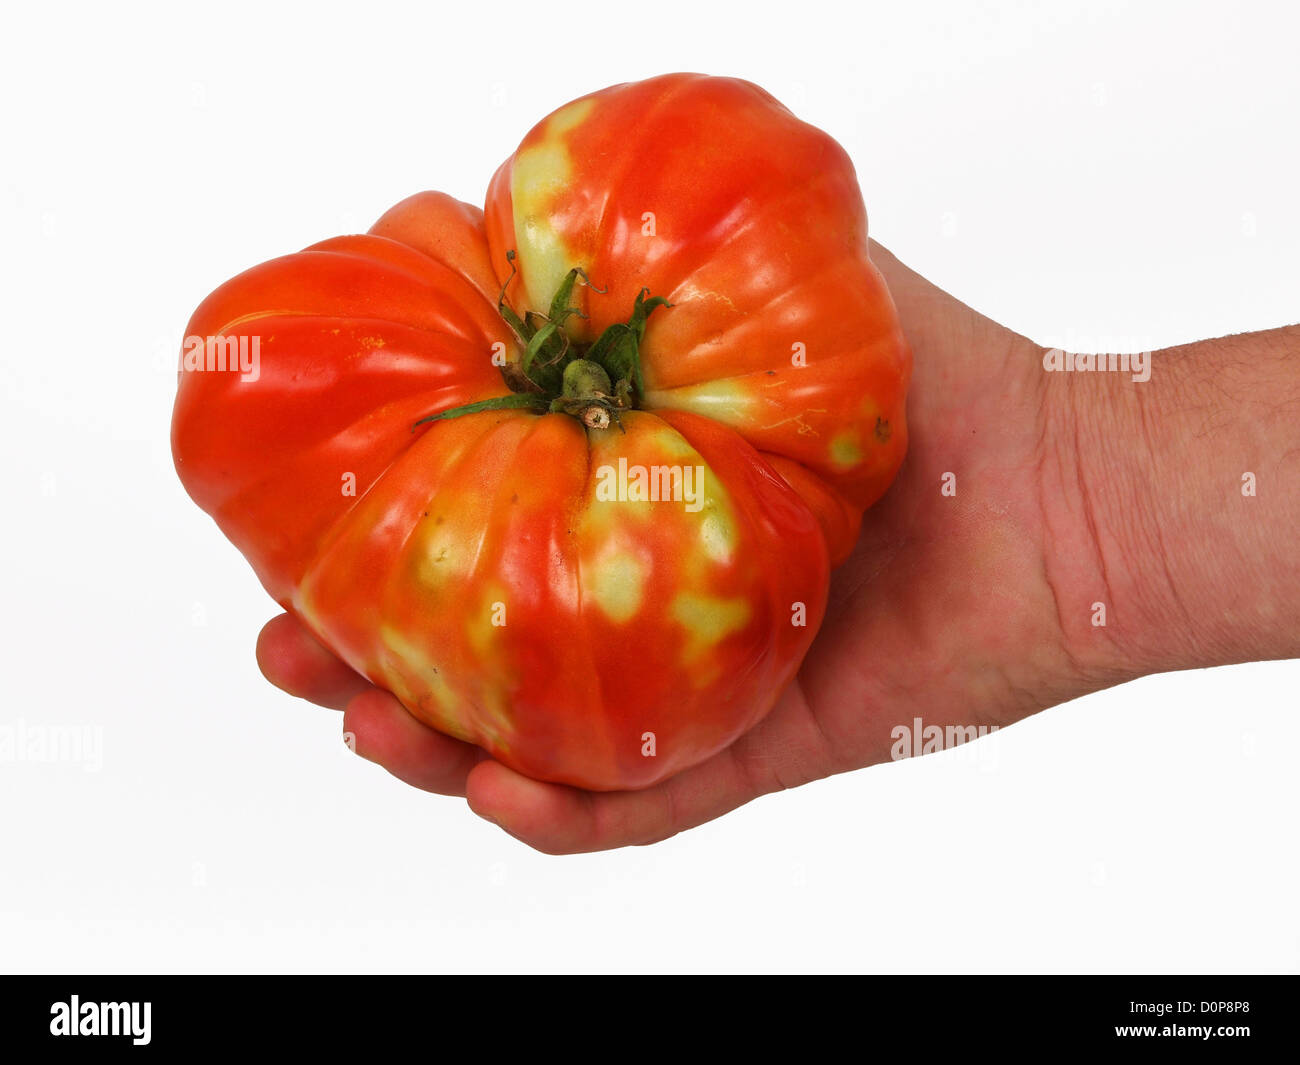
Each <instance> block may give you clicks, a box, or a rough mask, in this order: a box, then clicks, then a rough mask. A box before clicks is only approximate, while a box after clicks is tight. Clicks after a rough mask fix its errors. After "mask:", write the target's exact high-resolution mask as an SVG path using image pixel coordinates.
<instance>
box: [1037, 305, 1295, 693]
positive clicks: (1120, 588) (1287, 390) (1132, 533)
mask: <svg viewBox="0 0 1300 1065" xmlns="http://www.w3.org/2000/svg"><path fill="white" fill-rule="evenodd" d="M1133 376H1134V375H1133V374H1132V373H1131V372H1130V373H1124V372H1113V371H1096V370H1093V371H1086V370H1085V371H1076V372H1064V373H1050V374H1047V377H1048V381H1047V383H1046V388H1045V396H1046V403H1047V408H1048V409H1049V410H1050V411H1052V412H1053V413H1052V414H1051V416H1050V417H1049V419H1048V425H1049V428H1050V432H1051V434H1052V437H1053V441H1054V442H1053V445H1052V448H1051V451H1052V454H1053V455H1054V456H1055V458H1056V465H1057V466H1058V467H1059V469H1058V470H1057V471H1056V473H1055V475H1054V479H1055V481H1056V482H1057V483H1056V488H1057V490H1058V491H1060V492H1062V493H1063V495H1062V499H1064V500H1065V502H1063V503H1061V504H1060V505H1059V506H1056V507H1052V506H1049V505H1048V504H1045V512H1046V513H1047V515H1048V520H1047V523H1046V524H1047V527H1048V533H1049V537H1048V545H1047V551H1048V553H1049V555H1051V554H1052V553H1053V552H1054V551H1055V552H1061V551H1064V552H1072V553H1073V554H1072V555H1071V557H1069V558H1065V559H1063V558H1057V559H1055V560H1053V561H1050V562H1049V569H1052V568H1054V569H1055V570H1056V571H1057V572H1058V574H1065V575H1068V576H1066V577H1062V578H1061V581H1060V583H1061V586H1062V587H1065V588H1068V589H1070V590H1071V592H1072V594H1073V601H1072V602H1070V603H1069V604H1068V609H1069V610H1070V611H1071V612H1072V614H1071V616H1068V617H1067V616H1066V614H1065V610H1066V604H1064V603H1063V604H1062V608H1063V609H1062V625H1063V627H1064V628H1065V630H1066V634H1067V638H1068V640H1069V643H1070V645H1071V646H1072V647H1074V648H1076V649H1077V653H1078V657H1079V659H1080V661H1081V662H1083V663H1084V664H1085V665H1086V666H1088V667H1091V668H1094V669H1098V670H1100V671H1102V672H1113V673H1114V674H1116V675H1117V676H1116V678H1115V679H1118V678H1119V677H1120V676H1123V675H1139V674H1142V673H1149V672H1159V671H1163V670H1170V669H1187V668H1193V667H1199V666H1211V665H1220V664H1224V663H1228V662H1241V661H1251V660H1256V659H1266V658H1288V657H1294V656H1297V655H1300V553H1297V551H1296V547H1297V533H1296V531H1297V528H1300V327H1294V326H1293V327H1288V328H1285V329H1277V330H1271V331H1268V332H1262V333H1253V334H1247V335H1243V336H1233V337H1224V338H1221V339H1217V340H1207V341H1202V342H1199V343H1196V344H1190V345H1186V346H1183V347H1176V348H1169V349H1166V350H1164V351H1159V352H1156V353H1154V355H1153V356H1151V372H1150V378H1149V380H1146V381H1134V380H1133ZM1066 454H1072V460H1071V461H1065V460H1063V459H1062V456H1063V455H1066ZM1051 479H1052V477H1051V476H1049V478H1048V480H1051ZM1093 589H1095V595H1093V594H1091V593H1092V590H1093ZM1089 598H1091V602H1087V603H1085V602H1083V600H1087V599H1089ZM1094 603H1102V604H1104V609H1105V615H1104V621H1105V624H1104V625H1099V624H1097V621H1098V620H1099V619H1100V618H1101V614H1100V612H1099V611H1098V610H1096V609H1095V608H1094V607H1093V604H1094ZM1085 609H1086V611H1087V616H1086V617H1083V616H1081V611H1083V610H1085Z"/></svg>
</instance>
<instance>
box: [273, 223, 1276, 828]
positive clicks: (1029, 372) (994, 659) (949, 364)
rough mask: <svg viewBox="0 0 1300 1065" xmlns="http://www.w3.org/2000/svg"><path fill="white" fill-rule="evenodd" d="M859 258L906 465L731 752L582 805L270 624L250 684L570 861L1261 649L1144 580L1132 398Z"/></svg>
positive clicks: (1138, 422) (302, 636) (1147, 535)
mask: <svg viewBox="0 0 1300 1065" xmlns="http://www.w3.org/2000/svg"><path fill="white" fill-rule="evenodd" d="M872 257H873V259H874V261H875V262H876V264H877V265H878V267H879V268H880V270H881V272H882V273H883V274H884V275H885V278H886V281H887V282H888V284H889V287H890V291H891V293H892V294H893V296H894V300H895V302H896V304H897V306H898V310H899V314H900V318H901V321H902V324H903V329H904V332H905V333H906V334H907V337H908V340H909V341H910V343H911V345H912V349H913V354H914V359H915V371H914V378H913V384H912V390H911V393H910V396H909V422H910V426H911V445H910V451H909V454H908V456H907V459H906V461H905V463H904V465H903V468H902V470H901V471H900V473H899V476H898V479H897V481H896V482H895V483H894V485H893V486H892V487H891V488H890V490H889V492H888V493H887V494H886V495H885V497H884V498H883V499H882V500H881V501H880V502H879V503H877V504H876V505H875V506H874V507H872V508H871V509H870V510H869V511H868V512H867V514H866V515H865V518H864V521H863V527H862V533H861V536H860V538H859V541H858V544H857V547H856V549H855V550H854V552H853V554H852V555H851V556H850V558H849V559H848V560H847V561H846V562H845V563H844V564H843V565H842V566H841V567H840V568H839V569H837V570H836V571H835V573H834V574H833V576H832V585H831V593H830V602H829V605H828V608H827V613H826V618H825V620H824V622H823V625H822V628H821V630H820V632H819V634H818V636H817V639H816V641H815V643H814V644H813V647H812V649H811V651H810V652H809V654H808V656H807V658H806V659H805V661H804V664H803V666H802V668H801V669H800V672H799V674H798V677H797V679H796V681H795V683H794V684H792V685H791V686H790V688H789V689H788V690H787V691H786V692H785V693H784V694H783V695H782V697H781V699H780V700H779V701H778V703H777V705H776V706H775V707H774V709H773V710H772V711H771V713H770V714H769V715H768V716H767V717H766V718H764V720H763V721H762V722H760V723H759V724H758V725H757V726H756V727H755V728H754V729H752V730H750V731H749V732H748V733H746V734H745V735H743V736H742V737H741V738H740V739H738V740H737V741H736V742H735V743H734V744H733V745H732V746H731V747H729V748H728V749H726V750H724V751H722V752H721V753H719V754H717V755H715V756H714V757H713V758H711V759H709V760H708V761H706V762H704V763H702V764H700V765H698V766H695V767H694V768H692V769H689V770H687V771H685V772H683V773H680V774H678V775H677V776H674V777H672V778H670V779H668V780H666V781H664V782H662V783H661V784H659V785H656V786H654V787H652V788H648V789H645V790H643V791H636V792H608V793H593V792H585V791H581V790H579V789H575V788H571V787H567V786H564V785H558V784H550V783H545V782H540V781H536V780H532V779H529V778H527V777H524V776H521V775H520V774H518V773H516V772H514V771H513V770H511V769H509V768H507V767H505V766H504V765H501V764H500V763H498V762H496V761H494V760H492V759H491V758H490V757H488V756H487V755H486V754H485V753H484V752H483V751H481V750H479V749H478V748H476V747H473V746H470V745H468V744H465V743H462V742H460V741H457V740H454V739H452V738H450V737H448V736H445V735H443V734H441V733H439V732H437V731H435V730H433V729H431V728H428V727H427V726H425V725H423V724H421V723H419V722H418V721H416V720H415V719H414V718H413V717H411V716H410V715H409V714H408V713H407V712H406V711H405V710H404V709H403V708H402V706H401V704H400V703H399V702H398V701H397V700H396V699H395V698H393V697H392V696H391V695H389V694H388V693H387V692H383V691H380V690H378V689H375V688H373V687H371V686H370V685H369V684H368V683H367V682H366V681H365V680H364V679H362V678H361V677H359V676H358V675H357V674H355V673H353V672H352V671H351V670H350V669H348V667H346V666H345V665H343V663H341V662H340V661H338V660H337V659H336V658H334V657H333V656H332V655H331V654H330V653H329V652H328V651H327V650H325V649H324V648H323V647H321V646H320V645H319V644H318V643H316V641H315V640H314V639H313V638H312V637H311V636H310V635H309V634H307V633H306V632H305V630H303V629H302V628H301V627H300V626H299V625H298V624H297V623H296V622H295V621H294V620H293V619H292V618H290V617H289V616H288V615H284V616H281V617H279V618H276V619H274V620H273V621H271V622H270V623H269V624H268V625H267V626H266V628H265V629H263V631H262V634H261V636H260V638H259V641H258V661H259V663H260V665H261V667H262V670H263V672H264V673H265V674H266V676H267V678H268V679H269V680H271V682H272V683H274V684H276V685H277V686H279V687H281V688H283V689H284V690H286V691H288V692H290V693H291V694H294V695H298V696H301V697H303V698H307V699H310V700H312V701H314V702H317V703H320V704H322V705H325V706H331V707H335V708H339V709H344V708H345V712H344V729H345V732H346V733H349V734H350V736H351V737H352V738H351V740H350V744H351V745H352V746H353V749H354V750H355V751H356V752H357V753H358V754H361V755H362V756H363V757H365V758H368V759H370V760H372V761H375V762H377V763H379V764H380V765H382V766H384V767H385V768H387V769H388V770H389V771H390V772H391V773H393V774H394V775H395V776H397V777H399V778H400V779H402V780H404V781H406V782H407V783H409V784H411V785H413V786H415V787H418V788H422V789H424V790H427V791H431V792H437V793H442V794H448V795H463V796H465V797H466V798H467V799H468V802H469V805H470V807H471V808H472V809H473V810H474V811H475V812H476V813H478V814H479V815H480V816H482V817H485V818H487V819H489V820H491V821H493V822H494V823H496V824H498V825H499V826H501V827H502V828H503V829H505V830H506V831H507V832H509V833H510V834H511V835H513V836H515V837H516V838H518V839H520V840H522V841H523V842H525V843H527V844H529V845H530V846H533V847H535V848H537V849H539V850H542V851H546V852H550V853H575V852H581V851H591V850H601V849H608V848H613V847H620V846H625V845H628V844H644V843H652V842H655V841H658V840H661V839H664V838H666V837H668V836H671V835H673V834H675V833H677V832H679V831H681V830H683V829H686V828H691V827H694V826H696V825H699V824H702V823H704V822H706V821H709V820H712V819H713V818H715V817H718V816H721V815H722V814H724V813H726V812H728V811H729V810H732V809H734V808H736V807H737V806H740V805H743V804H744V803H746V802H748V801H750V800H751V799H754V798H756V797H758V796H760V795H764V794H768V793H770V792H773V791H777V790H780V789H782V788H788V787H794V786H797V785H800V784H805V783H808V782H810V781H813V780H816V779H819V778H821V777H825V776H829V775H831V774H833V773H840V772H846V771H849V770H853V769H859V768H863V767H865V766H869V765H872V764H875V763H877V762H881V761H884V760H886V759H887V758H889V757H890V749H891V746H892V745H893V744H894V739H893V736H892V734H893V731H894V729H895V728H896V727H897V726H900V725H903V726H906V727H908V728H910V727H911V725H912V722H913V721H914V719H916V718H920V719H921V721H922V722H923V725H924V726H930V725H936V726H939V727H940V728H942V729H945V730H947V729H948V728H949V727H958V728H966V727H969V726H974V727H976V728H978V727H979V726H991V725H997V726H1004V725H1007V724H1009V723H1011V722H1014V721H1017V720H1019V719H1021V718H1023V717H1025V716H1027V715H1029V714H1032V713H1034V712H1036V711H1038V710H1041V709H1043V708H1045V707H1048V706H1052V705H1055V704H1056V703H1059V702H1063V701H1065V700H1068V699H1071V698H1074V697H1076V696H1078V695H1082V694H1084V693H1086V692H1089V691H1093V690H1097V689H1099V688H1101V687H1105V686H1107V685H1110V684H1114V683H1118V682H1120V681H1123V680H1126V679H1129V678H1131V677H1134V676H1137V675H1139V674H1140V673H1142V672H1149V671H1153V670H1158V669H1169V668H1182V667H1184V666H1188V665H1196V664H1203V665H1209V664H1215V662H1216V661H1233V660H1240V657H1233V656H1234V655H1237V656H1241V657H1249V656H1260V657H1263V656H1268V655H1270V654H1275V653H1277V652H1278V649H1277V648H1272V649H1270V648H1265V647H1262V646H1261V647H1260V648H1259V650H1258V651H1256V649H1254V648H1253V647H1244V648H1242V649H1241V650H1228V649H1227V645H1226V644H1225V643H1224V641H1223V640H1222V639H1221V638H1219V637H1217V636H1215V635H1214V632H1215V630H1214V627H1213V625H1212V624H1210V622H1208V621H1206V622H1205V624H1204V626H1202V627H1203V628H1204V630H1205V631H1204V632H1203V633H1202V634H1201V636H1200V638H1199V639H1197V637H1196V633H1195V632H1190V633H1186V632H1182V631H1181V630H1180V629H1179V624H1178V610H1179V606H1178V604H1179V601H1180V595H1179V591H1178V588H1177V587H1176V586H1175V585H1174V584H1173V582H1172V578H1170V579H1169V581H1166V582H1160V581H1154V582H1153V581H1152V579H1151V578H1150V571H1151V569H1152V562H1153V559H1152V557H1151V552H1150V551H1149V550H1146V551H1144V550H1141V549H1139V548H1138V547H1135V545H1139V544H1141V542H1142V541H1143V540H1146V541H1148V542H1150V541H1151V540H1152V538H1153V537H1154V538H1155V540H1156V542H1158V541H1159V536H1158V531H1159V529H1160V528H1161V527H1162V523H1163V522H1165V521H1167V520H1168V518H1169V517H1170V515H1169V514H1168V513H1166V512H1165V510H1164V509H1162V507H1161V506H1159V505H1158V504H1156V503H1152V502H1151V501H1150V500H1148V501H1147V502H1146V503H1145V504H1140V505H1139V506H1138V507H1137V510H1138V511H1139V512H1140V513H1136V514H1135V513H1134V512H1133V511H1132V508H1129V509H1127V510H1126V508H1125V501H1126V500H1127V501H1128V502H1129V503H1130V504H1131V503H1132V502H1133V497H1134V496H1135V495H1136V494H1138V493H1139V492H1140V491H1141V486H1142V484H1143V483H1144V482H1143V478H1144V472H1143V471H1144V469H1145V470H1146V475H1148V476H1150V475H1151V474H1150V470H1151V469H1155V468H1158V467H1159V466H1160V463H1159V462H1158V461H1157V459H1158V457H1159V456H1158V455H1157V454H1156V452H1160V453H1162V454H1163V453H1164V452H1167V451H1169V450H1172V449H1171V448H1169V447H1167V446H1165V445H1166V444H1168V443H1170V441H1168V440H1164V441H1160V440H1157V439H1155V438H1156V437H1159V436H1160V434H1159V433H1155V434H1153V433H1152V432H1151V431H1150V427H1149V425H1147V419H1148V418H1149V417H1150V411H1149V410H1148V409H1147V408H1146V407H1144V405H1143V401H1141V400H1138V399H1134V398H1132V397H1131V395H1130V396H1129V397H1128V398H1125V399H1121V398H1117V396H1115V395H1102V396H1100V398H1099V397H1098V395H1097V394H1096V393H1097V390H1099V389H1101V390H1111V391H1113V389H1114V388H1116V387H1117V386H1118V385H1119V384H1120V382H1118V381H1117V380H1111V379H1116V378H1117V375H1113V374H1112V375H1108V379H1107V380H1106V381H1104V382H1103V381H1101V380H1100V378H1101V377H1103V376H1107V375H1097V377H1098V378H1099V380H1098V381H1095V382H1094V381H1088V382H1075V381H1073V380H1070V381H1053V380H1051V378H1052V376H1054V375H1049V374H1047V373H1045V372H1044V368H1043V349H1042V348H1040V347H1038V346H1036V345H1034V344H1033V343H1031V342H1030V341H1028V340H1027V339H1025V338H1024V337H1021V336H1019V335H1017V334H1015V333H1013V332H1011V331H1010V330H1008V329H1006V328H1004V327H1002V326H1000V325H998V324H996V323H995V322H992V321H990V320H989V319H987V318H985V317H983V316H982V315H979V314H977V313H976V312H975V311H973V310H971V309H970V308H969V307H966V306H965V305H964V304H962V303H961V302H960V301H958V300H956V299H954V298H953V297H951V296H949V295H948V294H946V293H944V292H942V291H941V290H939V289H938V288H936V287H935V286H933V285H931V284H930V283H929V282H928V281H926V280H925V279H924V278H922V277H920V276H919V275H918V274H916V273H914V272H913V271H911V270H909V269H908V268H907V267H906V266H904V265H902V264H901V263H900V262H899V261H898V260H897V259H895V258H894V257H893V255H891V254H890V253H889V252H888V251H886V250H885V249H884V248H882V247H881V246H879V245H877V244H874V243H873V245H872ZM1055 376H1058V377H1066V376H1067V375H1055ZM1069 376H1073V375H1069ZM1081 392H1087V393H1089V396H1090V399H1089V401H1087V402H1081V401H1080V398H1079V397H1080V393H1081ZM1131 392H1132V389H1129V393H1131ZM1153 393H1154V390H1153ZM1167 394H1168V390H1165V392H1162V393H1161V395H1167ZM1098 411H1100V412H1101V413H1100V414H1099V413H1098ZM1170 421H1171V423H1172V422H1173V421H1175V419H1172V418H1171V419H1170ZM1102 426H1106V427H1107V428H1109V429H1111V430H1113V432H1112V433H1111V437H1110V444H1109V446H1108V448H1105V449H1103V451H1104V453H1105V454H1107V455H1110V456H1112V457H1114V458H1115V459H1116V461H1115V462H1112V463H1109V464H1107V463H1106V462H1100V463H1099V462H1097V461H1093V460H1092V459H1090V458H1089V456H1088V454H1086V448H1085V447H1083V446H1081V445H1086V444H1087V443H1088V441H1089V439H1090V434H1091V433H1092V432H1093V431H1094V430H1095V429H1098V428H1100V427H1102ZM1143 427H1145V428H1143ZM1127 429H1131V430H1133V433H1134V434H1138V433H1144V434H1145V439H1146V447H1147V449H1148V452H1149V453H1148V454H1146V455H1145V456H1144V457H1145V459H1146V460H1147V466H1146V467H1143V466H1142V464H1141V462H1137V463H1136V464H1135V462H1134V461H1129V462H1123V461H1119V459H1121V458H1122V452H1123V441H1124V432H1125V431H1126V430H1127ZM1117 441H1118V442H1117ZM945 486H946V490H945ZM1178 498H1179V499H1183V498H1184V497H1183V496H1179V497H1178ZM1180 505H1181V504H1180ZM1166 506H1168V503H1167V502H1166ZM1274 517H1275V518H1276V517H1277V515H1274ZM1126 523H1127V524H1126ZM1183 554H1184V555H1189V556H1190V557H1192V558H1193V559H1194V558H1195V555H1196V554H1197V552H1196V550H1195V549H1191V550H1190V551H1184V552H1183ZM1173 561H1174V563H1175V564H1176V563H1177V561H1178V560H1177V559H1174V560H1173ZM1165 563H1166V565H1167V564H1169V559H1168V558H1166V560H1165ZM1185 568H1187V569H1188V572H1187V573H1185V574H1183V578H1184V580H1185V582H1186V585H1187V586H1193V587H1196V588H1198V589H1200V588H1202V587H1204V588H1212V587H1214V586H1215V583H1216V581H1218V582H1219V583H1222V578H1211V577H1209V576H1208V575H1206V576H1204V579H1202V572H1201V571H1202V570H1205V571H1206V574H1208V569H1207V568H1206V567H1201V569H1200V570H1195V572H1193V570H1194V569H1195V562H1194V561H1193V562H1190V563H1188V566H1187V567H1185ZM1162 585H1167V586H1162ZM1199 594H1209V593H1208V592H1204V591H1202V592H1201V593H1199ZM1224 594H1227V593H1226V592H1225V593H1224ZM1096 602H1102V603H1105V604H1107V606H1108V607H1109V608H1110V609H1111V611H1112V616H1113V617H1114V616H1115V615H1116V614H1118V616H1117V617H1115V620H1114V621H1113V623H1111V624H1110V625H1109V626H1097V625H1096V624H1095V615H1094V613H1093V604H1094V603H1096ZM1192 628H1193V629H1195V628H1196V626H1193V627H1192ZM1291 631H1293V632H1295V631H1300V625H1297V626H1295V627H1294V628H1293V629H1292V630H1291ZM1216 641H1217V643H1216ZM1288 646H1289V645H1282V646H1281V647H1280V653H1288V651H1287V647H1288ZM1216 648H1217V649H1216ZM1225 655H1226V657H1225ZM967 734H968V735H969V733H967Z"/></svg>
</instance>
